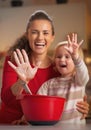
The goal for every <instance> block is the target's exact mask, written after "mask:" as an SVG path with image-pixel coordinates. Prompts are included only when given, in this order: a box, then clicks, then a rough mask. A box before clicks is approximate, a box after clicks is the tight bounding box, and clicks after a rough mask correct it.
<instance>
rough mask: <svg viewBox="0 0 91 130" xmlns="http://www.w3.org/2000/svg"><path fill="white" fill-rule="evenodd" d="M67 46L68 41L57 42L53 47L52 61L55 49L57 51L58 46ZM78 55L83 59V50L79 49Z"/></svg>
mask: <svg viewBox="0 0 91 130" xmlns="http://www.w3.org/2000/svg"><path fill="white" fill-rule="evenodd" d="M67 44H68V41H62V42H59V43H58V44H57V45H56V46H55V49H54V54H53V59H54V58H55V55H56V51H57V49H58V48H59V47H60V46H64V45H67ZM79 55H80V57H81V58H82V59H84V54H83V50H82V48H81V47H80V48H79Z"/></svg>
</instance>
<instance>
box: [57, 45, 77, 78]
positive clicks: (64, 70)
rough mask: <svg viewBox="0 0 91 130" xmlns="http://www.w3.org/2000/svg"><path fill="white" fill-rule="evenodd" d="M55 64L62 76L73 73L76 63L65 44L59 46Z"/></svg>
mask: <svg viewBox="0 0 91 130" xmlns="http://www.w3.org/2000/svg"><path fill="white" fill-rule="evenodd" d="M55 64H56V68H57V70H58V71H59V73H60V74H61V76H62V77H68V76H71V75H73V72H74V69H75V65H74V62H73V60H72V57H71V55H70V53H69V52H68V51H67V50H66V49H65V48H64V46H60V47H58V48H57V50H56V53H55Z"/></svg>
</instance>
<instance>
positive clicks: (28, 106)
mask: <svg viewBox="0 0 91 130" xmlns="http://www.w3.org/2000/svg"><path fill="white" fill-rule="evenodd" d="M20 102H21V106H22V110H23V113H24V115H25V118H26V120H27V121H28V122H29V123H30V124H32V125H51V124H55V123H57V122H58V121H59V120H60V118H61V116H62V112H63V108H64V103H65V98H62V97H56V96H44V95H30V94H26V95H23V98H22V99H21V100H20Z"/></svg>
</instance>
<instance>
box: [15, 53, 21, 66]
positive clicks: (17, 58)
mask: <svg viewBox="0 0 91 130" xmlns="http://www.w3.org/2000/svg"><path fill="white" fill-rule="evenodd" d="M14 60H15V62H16V64H17V66H20V64H21V63H20V61H19V57H18V55H17V53H16V52H15V51H14Z"/></svg>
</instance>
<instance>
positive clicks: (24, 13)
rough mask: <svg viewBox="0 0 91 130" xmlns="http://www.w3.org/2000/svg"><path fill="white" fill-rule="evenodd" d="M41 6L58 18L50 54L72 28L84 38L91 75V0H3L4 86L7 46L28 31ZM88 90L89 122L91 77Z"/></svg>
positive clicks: (0, 56) (0, 60)
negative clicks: (32, 15) (34, 14)
mask: <svg viewBox="0 0 91 130" xmlns="http://www.w3.org/2000/svg"><path fill="white" fill-rule="evenodd" d="M37 9H44V10H45V11H47V12H48V14H49V15H51V17H52V18H53V21H54V26H55V32H56V38H55V41H54V43H53V44H52V46H51V47H50V50H49V54H51V53H52V50H53V48H54V46H55V44H56V43H58V42H59V41H62V40H64V39H65V36H66V34H68V33H70V32H77V33H78V35H79V40H81V39H84V44H83V46H82V47H83V52H84V59H85V62H86V64H87V66H88V69H89V74H90V78H91V72H90V71H91V0H0V88H1V86H2V68H3V63H4V58H5V54H6V52H7V49H8V48H9V47H10V45H12V44H13V43H14V41H15V40H16V38H18V37H19V36H20V35H22V33H23V32H24V31H25V28H26V25H27V22H28V19H29V16H30V15H31V14H32V13H33V12H34V11H35V10H37ZM86 93H87V97H88V103H89V104H90V111H89V114H88V117H87V122H91V121H90V119H91V79H90V80H89V82H88V84H87V89H86Z"/></svg>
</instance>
